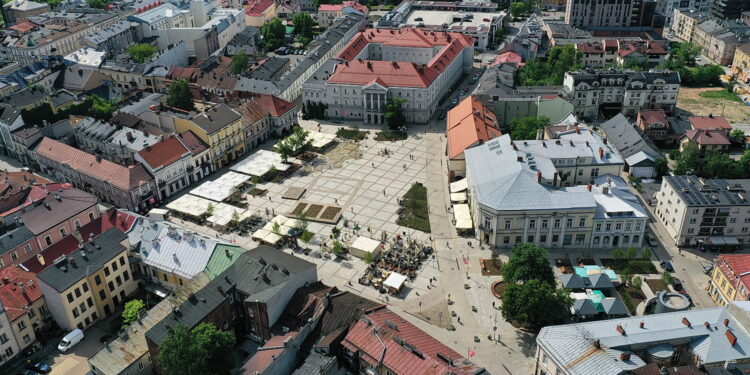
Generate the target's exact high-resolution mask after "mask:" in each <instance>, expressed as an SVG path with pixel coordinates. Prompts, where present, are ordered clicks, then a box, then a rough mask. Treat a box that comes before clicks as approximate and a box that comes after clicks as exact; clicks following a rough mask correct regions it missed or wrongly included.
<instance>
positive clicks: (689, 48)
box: [662, 43, 701, 70]
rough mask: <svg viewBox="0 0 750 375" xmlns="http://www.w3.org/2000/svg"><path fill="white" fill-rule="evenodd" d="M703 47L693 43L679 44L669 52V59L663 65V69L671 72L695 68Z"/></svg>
mask: <svg viewBox="0 0 750 375" xmlns="http://www.w3.org/2000/svg"><path fill="white" fill-rule="evenodd" d="M700 54H701V47H700V46H697V45H695V44H692V43H677V45H676V46H675V47H674V48H672V50H671V51H670V52H669V58H667V60H666V61H665V62H664V63H663V64H662V67H664V68H667V69H670V70H682V69H684V68H689V67H694V66H696V64H695V59H696V58H697V57H698V56H700Z"/></svg>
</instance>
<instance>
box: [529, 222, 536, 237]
mask: <svg viewBox="0 0 750 375" xmlns="http://www.w3.org/2000/svg"><path fill="white" fill-rule="evenodd" d="M534 228H536V220H534V219H531V220H529V229H534ZM529 242H531V241H529Z"/></svg>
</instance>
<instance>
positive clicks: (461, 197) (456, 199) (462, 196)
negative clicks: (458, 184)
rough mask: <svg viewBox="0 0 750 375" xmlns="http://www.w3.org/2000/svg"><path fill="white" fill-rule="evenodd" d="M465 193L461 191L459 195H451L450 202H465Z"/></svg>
mask: <svg viewBox="0 0 750 375" xmlns="http://www.w3.org/2000/svg"><path fill="white" fill-rule="evenodd" d="M466 200H467V197H466V192H464V191H462V192H460V193H451V202H454V203H463V202H466Z"/></svg>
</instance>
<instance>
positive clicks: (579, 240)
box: [576, 234, 586, 245]
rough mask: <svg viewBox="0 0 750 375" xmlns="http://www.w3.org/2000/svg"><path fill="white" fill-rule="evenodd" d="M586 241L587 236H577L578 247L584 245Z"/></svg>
mask: <svg viewBox="0 0 750 375" xmlns="http://www.w3.org/2000/svg"><path fill="white" fill-rule="evenodd" d="M585 240H586V235H585V234H576V245H583V241H585Z"/></svg>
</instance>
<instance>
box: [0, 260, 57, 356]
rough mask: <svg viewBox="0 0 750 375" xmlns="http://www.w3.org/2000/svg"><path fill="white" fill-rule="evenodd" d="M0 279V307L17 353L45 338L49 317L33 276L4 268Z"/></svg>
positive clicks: (47, 334)
mask: <svg viewBox="0 0 750 375" xmlns="http://www.w3.org/2000/svg"><path fill="white" fill-rule="evenodd" d="M0 279H1V280H2V281H1V284H0V305H2V306H5V311H6V313H7V314H8V321H9V322H10V326H11V329H12V330H13V335H14V336H15V338H16V341H17V342H18V347H19V349H20V350H21V351H23V350H25V349H26V348H28V347H29V346H31V345H33V344H34V343H35V342H37V340H38V339H39V338H43V339H46V338H48V337H49V333H48V332H47V330H48V329H49V328H50V324H49V323H50V319H49V318H50V314H49V312H48V311H47V304H46V303H45V301H44V298H43V297H42V292H41V290H40V288H39V283H38V282H37V280H36V277H35V276H34V274H32V273H31V272H27V271H24V270H22V269H21V268H17V267H8V268H5V269H3V270H2V271H0Z"/></svg>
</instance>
